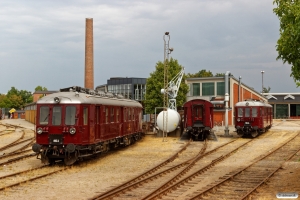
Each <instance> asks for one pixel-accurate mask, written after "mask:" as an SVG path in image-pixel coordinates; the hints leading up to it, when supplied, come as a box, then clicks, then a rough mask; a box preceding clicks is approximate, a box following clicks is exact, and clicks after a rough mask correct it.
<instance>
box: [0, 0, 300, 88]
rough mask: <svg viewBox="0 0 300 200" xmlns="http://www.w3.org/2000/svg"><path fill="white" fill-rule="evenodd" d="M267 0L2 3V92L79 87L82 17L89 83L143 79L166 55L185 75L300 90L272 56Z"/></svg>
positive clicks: (273, 32) (273, 20)
mask: <svg viewBox="0 0 300 200" xmlns="http://www.w3.org/2000/svg"><path fill="white" fill-rule="evenodd" d="M272 2H273V0H185V1H183V0H172V1H171V0H164V1H161V0H149V1H138V0H119V1H117V0H111V1H107V0H106V1H104V0H103V1H101V0H64V1H59V0H51V1H50V0H43V1H40V0H26V1H23V0H12V1H0V69H1V70H0V74H1V76H0V83H1V84H0V93H6V92H7V91H9V90H10V88H11V87H12V86H14V87H16V88H17V89H18V90H28V91H32V92H33V91H34V88H35V87H36V86H38V85H40V86H43V87H46V88H48V90H59V89H60V88H65V87H69V86H74V85H77V86H82V87H83V86H84V54H85V52H84V49H85V19H86V18H93V22H94V73H95V74H94V84H95V87H96V86H97V85H102V84H106V82H107V79H109V78H110V77H141V78H148V77H149V75H150V73H151V72H153V71H154V70H155V65H156V63H157V62H158V61H162V60H163V57H164V41H163V35H164V33H165V32H166V31H168V32H170V36H171V40H170V47H173V48H174V51H173V52H172V54H171V57H173V58H174V59H177V60H178V62H179V63H180V64H181V65H182V66H184V67H185V73H196V72H198V71H200V70H202V69H206V70H209V71H211V72H212V73H213V74H215V73H225V72H226V71H230V72H231V73H232V74H233V75H234V76H235V77H236V78H238V77H239V76H241V77H242V82H243V83H244V84H246V85H248V86H250V87H253V88H254V89H255V90H257V91H261V87H262V74H261V71H262V70H264V71H265V73H264V76H263V82H264V86H265V87H268V86H269V87H271V91H270V92H282V93H283V92H300V88H297V87H296V85H295V83H294V81H293V79H292V78H291V77H290V73H291V69H290V66H288V65H283V64H282V61H281V60H278V61H276V57H277V52H276V49H275V48H276V47H275V46H276V42H277V40H278V38H279V20H278V18H277V16H276V15H275V14H274V13H273V7H274V5H273V3H272Z"/></svg>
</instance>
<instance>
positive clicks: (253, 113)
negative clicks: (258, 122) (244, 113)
mask: <svg viewBox="0 0 300 200" xmlns="http://www.w3.org/2000/svg"><path fill="white" fill-rule="evenodd" d="M252 117H257V108H252Z"/></svg>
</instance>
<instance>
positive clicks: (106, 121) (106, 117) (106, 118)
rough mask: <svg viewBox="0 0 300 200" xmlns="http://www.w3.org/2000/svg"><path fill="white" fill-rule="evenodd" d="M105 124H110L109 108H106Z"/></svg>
mask: <svg viewBox="0 0 300 200" xmlns="http://www.w3.org/2000/svg"><path fill="white" fill-rule="evenodd" d="M105 123H108V108H105Z"/></svg>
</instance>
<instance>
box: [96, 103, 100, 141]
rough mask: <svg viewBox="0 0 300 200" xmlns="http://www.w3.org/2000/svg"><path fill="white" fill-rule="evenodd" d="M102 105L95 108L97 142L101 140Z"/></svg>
mask: <svg viewBox="0 0 300 200" xmlns="http://www.w3.org/2000/svg"><path fill="white" fill-rule="evenodd" d="M100 114H101V113H100V106H96V109H95V142H99V141H100V139H101V134H100V131H101V129H100Z"/></svg>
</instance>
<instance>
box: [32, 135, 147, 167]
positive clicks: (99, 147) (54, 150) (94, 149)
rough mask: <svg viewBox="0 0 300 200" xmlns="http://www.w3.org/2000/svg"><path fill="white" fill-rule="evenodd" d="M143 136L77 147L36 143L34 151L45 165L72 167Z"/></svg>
mask: <svg viewBox="0 0 300 200" xmlns="http://www.w3.org/2000/svg"><path fill="white" fill-rule="evenodd" d="M142 136H143V133H135V134H132V135H128V136H124V137H118V138H114V139H111V140H108V141H104V142H100V143H97V144H90V145H75V144H72V143H70V144H67V145H39V144H36V143H35V144H34V145H33V146H32V150H33V151H34V152H36V153H38V154H37V158H38V159H41V161H42V163H44V164H50V165H52V164H54V163H55V162H56V161H64V163H65V165H72V164H74V163H75V162H76V161H79V160H84V159H85V158H90V157H93V156H96V155H99V154H101V153H106V152H108V151H109V150H110V149H114V148H117V147H125V146H128V145H131V144H133V143H135V142H136V141H138V140H140V139H141V138H142ZM39 155H40V156H41V157H40V158H39Z"/></svg>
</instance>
